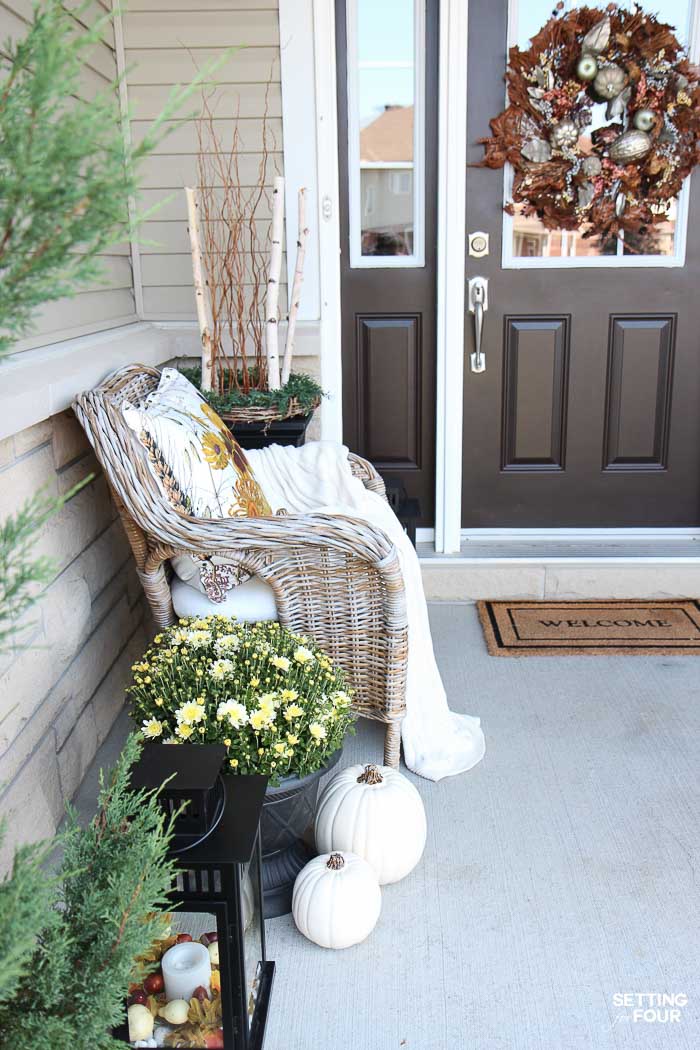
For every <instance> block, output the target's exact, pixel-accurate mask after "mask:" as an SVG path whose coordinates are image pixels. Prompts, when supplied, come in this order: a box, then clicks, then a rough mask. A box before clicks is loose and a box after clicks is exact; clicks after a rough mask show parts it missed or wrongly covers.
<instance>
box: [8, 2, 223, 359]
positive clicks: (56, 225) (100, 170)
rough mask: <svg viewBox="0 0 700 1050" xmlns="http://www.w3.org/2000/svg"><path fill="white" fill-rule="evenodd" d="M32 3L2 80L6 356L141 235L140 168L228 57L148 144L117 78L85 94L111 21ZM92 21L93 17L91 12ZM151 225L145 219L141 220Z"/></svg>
mask: <svg viewBox="0 0 700 1050" xmlns="http://www.w3.org/2000/svg"><path fill="white" fill-rule="evenodd" d="M68 6H69V5H66V6H64V4H63V3H62V2H61V0H42V2H41V3H35V4H34V12H33V16H32V20H31V23H30V25H29V29H28V31H27V34H26V36H25V37H24V38H22V39H20V40H10V41H8V42H6V43H5V44H4V46H3V57H4V61H3V72H2V75H1V76H0V140H1V141H2V150H0V355H1V354H3V353H7V352H8V351H9V350H10V348H11V346H12V342H13V341H14V340H16V339H17V338H19V337H20V336H22V335H25V334H26V333H27V332H28V331H30V329H31V322H32V316H33V313H34V311H35V310H36V308H37V307H39V306H41V305H42V304H43V303H47V302H51V301H53V300H56V299H60V298H63V297H64V296H68V295H74V294H75V293H76V292H77V291H79V290H80V288H81V287H84V286H85V285H86V284H87V283H88V282H92V281H95V280H96V279H98V278H99V277H100V274H101V266H100V260H99V258H98V256H99V254H100V253H101V252H104V251H105V249H106V248H108V247H109V246H110V245H114V244H117V243H119V242H121V241H124V240H126V239H127V238H128V237H130V236H131V237H133V236H134V224H135V222H136V220H135V218H134V216H133V215H131V214H130V209H129V207H128V203H127V202H128V200H129V198H133V196H134V195H135V193H136V191H137V189H138V177H137V173H138V168H139V165H140V162H141V161H142V160H143V159H144V158H145V157H146V156H148V155H149V154H150V153H152V152H153V149H154V148H155V146H156V145H157V143H158V142H160V141H161V140H162V139H163V137H164V136H165V135H167V134H168V133H169V132H170V131H172V130H173V127H176V126H177V124H178V123H179V121H173V117H174V115H175V113H176V112H177V111H178V110H179V109H180V108H181V107H182V105H183V103H184V102H185V101H186V99H187V98H188V97H189V96H190V94H191V93H192V92H193V90H194V89H195V87H197V86H198V85H199V84H201V83H202V82H203V81H204V80H205V78H206V77H208V76H209V75H210V74H211V73H212V72H213V70H214V69H215V68H217V67H218V65H219V64H220V62H222V61H224V60H225V58H226V57H228V56H229V54H230V52H227V53H226V55H225V56H222V58H221V59H220V60H219V61H217V62H216V63H214V64H211V63H210V64H207V66H206V67H204V68H203V69H202V70H201V71H200V73H199V74H198V75H197V76H196V77H195V79H194V81H193V82H192V83H191V84H190V85H189V86H187V87H184V88H176V89H174V91H173V92H172V93H171V96H170V98H169V100H168V102H167V104H166V106H165V107H164V109H163V111H162V112H161V114H160V116H159V117H158V118H157V119H156V120H155V121H153V123H152V124H151V126H150V128H149V129H148V132H147V133H146V135H145V136H144V138H143V140H142V141H140V142H138V143H137V144H135V145H132V144H130V143H129V142H128V141H127V140H126V139H125V137H124V133H123V130H122V114H121V111H120V102H119V93H118V87H119V81H118V80H117V81H115V82H114V83H112V84H108V85H107V86H106V87H105V88H104V89H102V90H101V91H100V92H98V93H97V94H95V95H94V96H93V97H91V98H86V97H85V94H86V90H85V80H84V76H83V67H84V63H85V60H86V57H87V55H88V54H89V52H90V49H94V48H95V46H96V45H97V44H99V43H100V42H101V41H102V39H103V37H104V35H105V32H106V30H107V29H108V27H109V25H110V22H111V20H112V18H113V14H112V13H105V14H104V15H103V16H102V17H100V18H98V19H96V20H95V21H94V22H93V23H92V25H91V26H90V27H89V28H84V29H82V28H81V31H77V26H76V20H78V21H79V20H81V16H82V15H84V14H85V15H86V13H87V11H88V9H89V8H94V6H95V5H94V3H93V0H83V2H79V3H78V4H77V5H70V7H71V10H68V9H67V7H68ZM86 16H87V15H86ZM142 218H143V216H142Z"/></svg>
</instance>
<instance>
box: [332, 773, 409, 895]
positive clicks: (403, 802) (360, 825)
mask: <svg viewBox="0 0 700 1050" xmlns="http://www.w3.org/2000/svg"><path fill="white" fill-rule="evenodd" d="M426 835H427V826H426V821H425V809H424V807H423V801H422V799H421V797H420V795H419V794H418V792H417V791H416V789H415V787H414V786H413V784H412V783H411V782H410V780H407V779H406V777H404V776H403V775H402V774H401V773H399V772H397V770H395V769H392V768H391V767H390V766H364V767H363V766H349V767H348V768H347V769H343V770H342V771H341V772H340V773H337V774H336V776H334V777H333V779H332V780H331V782H330V784H328V786H327V787H326V788H325V790H324V792H323V794H322V795H321V799H320V801H319V804H318V809H317V811H316V848H317V849H318V850H319V851H320V852H322V853H330V852H331V851H332V850H349V851H350V852H352V853H356V854H357V855H358V857H363V858H364V859H365V860H366V861H367V862H368V863H369V864H371V866H372V867H373V868H374V870H375V871H376V873H377V878H378V879H379V884H380V886H384V885H386V884H387V883H389V882H398V881H399V879H403V878H404V877H405V876H406V875H408V873H409V872H410V871H413V869H414V868H415V866H416V864H417V863H418V861H419V860H420V858H421V855H422V853H423V850H424V848H425V839H426Z"/></svg>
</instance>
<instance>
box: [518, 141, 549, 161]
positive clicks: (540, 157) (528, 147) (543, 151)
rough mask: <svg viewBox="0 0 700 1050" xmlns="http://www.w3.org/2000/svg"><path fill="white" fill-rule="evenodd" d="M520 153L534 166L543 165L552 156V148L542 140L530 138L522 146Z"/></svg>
mask: <svg viewBox="0 0 700 1050" xmlns="http://www.w3.org/2000/svg"><path fill="white" fill-rule="evenodd" d="M520 152H521V153H522V155H523V157H525V159H526V160H531V161H532V162H533V163H534V164H544V163H545V161H548V160H549V159H550V157H551V156H552V147H551V146H550V145H549V143H548V142H545V141H544V139H537V138H532V139H528V140H527V142H526V143H525V144H524V145H523V146H522V148H521V150H520Z"/></svg>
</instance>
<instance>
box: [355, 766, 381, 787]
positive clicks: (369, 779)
mask: <svg viewBox="0 0 700 1050" xmlns="http://www.w3.org/2000/svg"><path fill="white" fill-rule="evenodd" d="M383 780H384V777H383V776H382V774H381V771H380V769H379V766H365V771H364V773H360V775H359V777H358V778H357V783H358V784H381V783H382V781H383Z"/></svg>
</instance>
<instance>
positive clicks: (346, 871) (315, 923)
mask: <svg viewBox="0 0 700 1050" xmlns="http://www.w3.org/2000/svg"><path fill="white" fill-rule="evenodd" d="M381 910H382V891H381V890H380V889H379V883H378V882H377V876H376V875H375V873H374V871H373V870H372V868H370V866H369V864H368V863H367V861H365V860H362V858H361V857H356V856H355V854H354V853H325V854H322V855H321V856H320V857H314V859H313V860H310V861H309V863H308V864H307V865H306V866H305V867H303V868H302V869H301V871H300V872H299V874H298V875H297V878H296V882H295V883H294V893H293V894H292V915H293V916H294V922H295V923H296V924H297V929H298V930H299V932H300V933H303V934H304V936H305V937H307V938H308V940H310V941H313V942H314V944H318V945H320V946H321V948H349V947H350V946H351V945H353V944H359V943H360V941H364V939H365V938H366V937H369V935H370V933H371V932H372V930H373V929H374V927H375V926H376V925H377V919H378V918H379V913H380V911H381Z"/></svg>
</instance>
